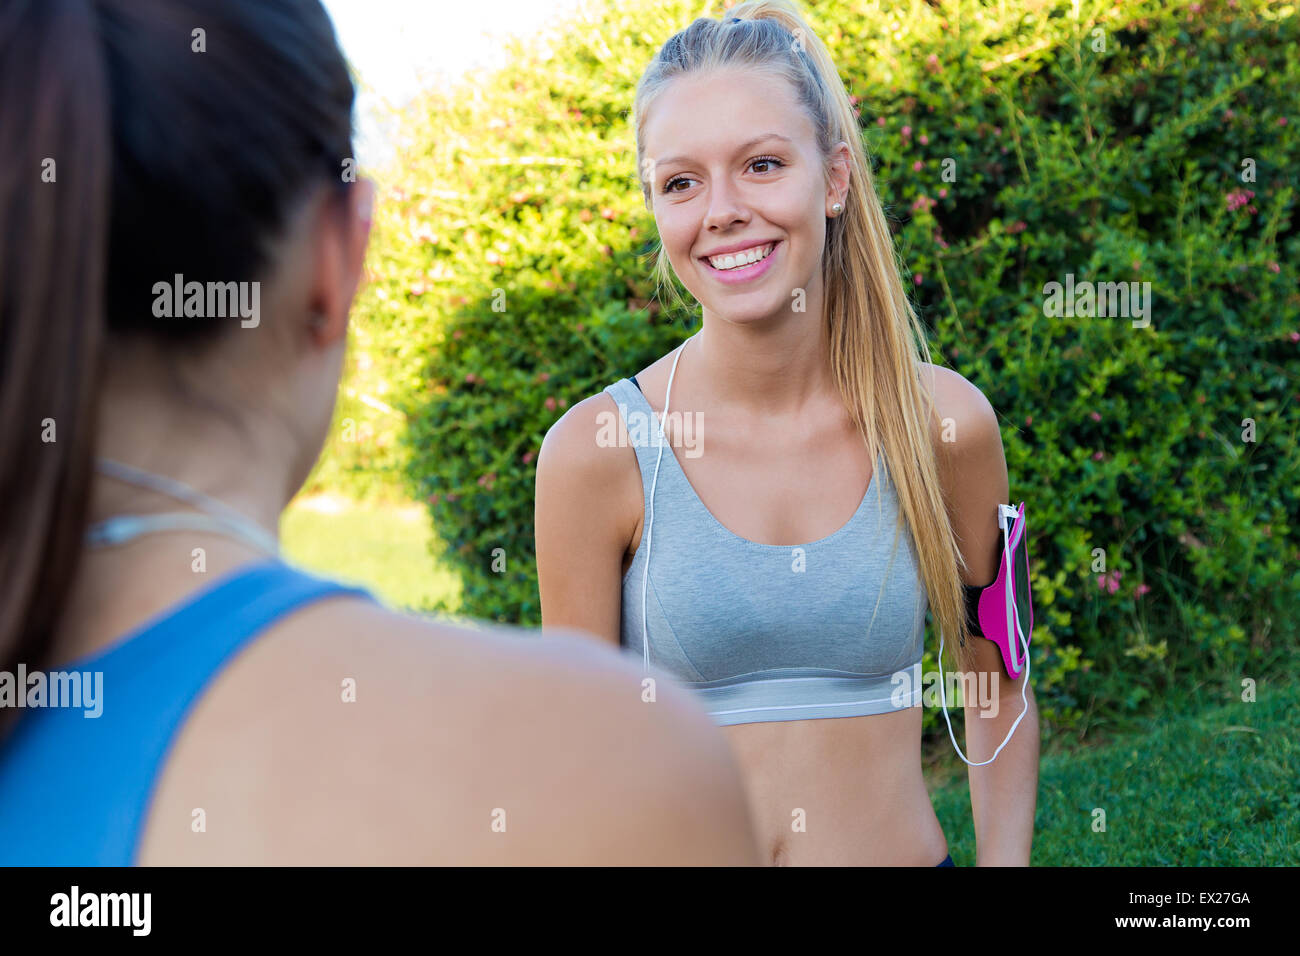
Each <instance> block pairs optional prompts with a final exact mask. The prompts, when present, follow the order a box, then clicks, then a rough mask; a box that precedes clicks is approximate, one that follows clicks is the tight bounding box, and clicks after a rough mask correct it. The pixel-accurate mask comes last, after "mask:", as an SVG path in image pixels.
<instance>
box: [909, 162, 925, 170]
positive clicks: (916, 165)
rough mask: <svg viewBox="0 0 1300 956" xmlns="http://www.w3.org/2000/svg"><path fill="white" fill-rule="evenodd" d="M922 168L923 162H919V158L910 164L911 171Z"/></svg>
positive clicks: (923, 166) (923, 167)
mask: <svg viewBox="0 0 1300 956" xmlns="http://www.w3.org/2000/svg"><path fill="white" fill-rule="evenodd" d="M923 169H925V163H923V162H921V161H920V160H919V159H918V160H917V161H916V162H914V163H913V164H912V172H914V173H919V172H920V171H921V170H923Z"/></svg>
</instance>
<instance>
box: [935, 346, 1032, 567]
mask: <svg viewBox="0 0 1300 956" xmlns="http://www.w3.org/2000/svg"><path fill="white" fill-rule="evenodd" d="M926 372H927V373H933V385H932V390H931V394H932V395H933V398H934V406H935V411H936V413H937V421H935V422H934V423H933V437H934V443H935V447H936V448H937V449H938V452H939V454H938V456H937V457H938V462H939V475H940V480H941V481H942V483H943V490H944V500H945V501H946V502H947V505H948V518H949V520H950V521H951V522H952V526H953V531H954V532H955V533H956V536H957V542H958V545H959V547H960V548H961V553H962V557H963V558H964V559H965V561H966V565H967V572H966V574H964V575H963V581H964V583H966V584H975V585H983V584H987V583H988V582H989V581H992V580H993V578H994V577H996V576H997V558H998V542H999V537H998V535H999V529H998V505H999V504H1003V503H1005V502H1006V501H1007V499H1008V497H1009V496H1010V494H1011V491H1010V487H1009V481H1008V478H1007V461H1006V456H1005V454H1004V453H1003V450H1002V432H1001V429H1000V428H999V427H998V418H997V413H996V412H995V411H994V410H993V406H992V405H991V404H989V400H988V399H987V398H986V397H985V396H984V393H983V392H981V391H980V390H979V388H977V387H976V386H975V385H972V384H971V383H970V382H968V381H967V380H966V379H965V378H963V377H962V376H961V375H960V374H959V373H957V372H955V371H953V370H952V369H949V368H943V367H942V366H935V365H929V366H927V367H926ZM923 379H925V380H927V381H928V380H929V379H928V374H927V375H926V376H923Z"/></svg>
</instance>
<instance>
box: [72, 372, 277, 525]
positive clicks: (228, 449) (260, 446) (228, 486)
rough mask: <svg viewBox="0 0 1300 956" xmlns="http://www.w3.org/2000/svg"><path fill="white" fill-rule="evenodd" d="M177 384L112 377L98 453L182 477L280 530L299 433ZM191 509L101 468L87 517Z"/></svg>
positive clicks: (103, 403) (103, 401) (105, 391)
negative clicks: (177, 386)
mask: <svg viewBox="0 0 1300 956" xmlns="http://www.w3.org/2000/svg"><path fill="white" fill-rule="evenodd" d="M176 384H177V383H176V382H173V383H172V386H173V387H171V388H168V387H166V386H162V387H160V386H159V383H156V382H151V381H149V380H148V379H147V377H146V378H144V379H143V380H142V379H141V378H140V377H131V376H125V375H113V374H109V375H107V376H106V381H105V383H104V387H103V388H102V389H101V392H100V401H99V408H98V415H99V423H98V430H97V436H96V448H95V453H96V455H97V457H100V458H109V459H113V460H115V461H119V462H122V463H123V464H126V465H130V466H132V467H134V468H138V469H142V470H144V471H150V472H153V473H155V474H159V475H165V476H167V477H168V478H172V479H175V480H177V481H180V482H183V483H184V484H187V485H189V486H190V487H192V488H194V489H195V490H197V491H200V492H202V493H203V494H206V495H209V496H211V497H213V498H215V499H217V500H218V501H220V502H221V503H222V504H225V505H227V506H229V507H230V508H233V509H234V510H235V511H238V512H240V513H241V514H242V515H244V516H246V517H247V518H249V519H250V520H252V521H253V522H255V523H256V524H258V525H259V526H261V527H262V528H265V529H266V530H267V531H268V532H270V533H271V534H273V535H276V534H277V533H278V528H279V519H280V512H281V511H283V510H284V507H285V505H286V504H288V502H289V499H290V498H291V497H292V496H293V494H294V493H295V492H296V491H297V487H298V482H296V481H295V480H294V474H295V471H296V469H295V468H294V466H293V452H294V451H295V450H296V448H297V442H296V440H295V438H294V436H293V435H292V434H289V433H288V429H287V428H285V427H284V426H283V423H281V422H280V420H279V419H277V418H276V417H274V416H261V417H257V418H256V419H255V416H251V415H244V414H242V413H241V412H240V410H239V409H238V407H237V406H235V405H234V404H233V403H232V404H230V405H229V406H228V407H226V406H222V405H220V404H215V403H214V404H208V403H206V402H203V401H202V400H201V399H199V398H196V397H193V396H194V395H195V393H193V392H192V391H187V390H184V389H183V388H176V387H174V386H176ZM212 394H216V395H221V394H224V395H231V394H235V393H234V392H232V391H230V390H212ZM192 510H196V509H194V508H193V507H192V506H190V505H188V504H184V503H181V502H178V501H176V500H175V499H173V498H171V497H169V496H167V495H164V494H161V493H159V492H157V491H153V490H150V489H148V488H142V487H139V486H137V485H134V484H129V483H126V482H123V481H120V480H118V479H115V478H111V477H108V476H105V475H102V474H99V473H98V472H96V473H95V475H94V478H93V481H92V484H91V496H90V512H89V515H88V518H89V521H90V522H91V523H93V522H96V521H100V520H103V519H105V518H108V517H111V516H113V515H120V514H144V513H151V512H158V511H192Z"/></svg>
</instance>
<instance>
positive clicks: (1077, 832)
mask: <svg viewBox="0 0 1300 956" xmlns="http://www.w3.org/2000/svg"><path fill="white" fill-rule="evenodd" d="M1297 706H1300V680H1298V679H1295V678H1291V677H1285V678H1269V679H1264V680H1261V681H1260V683H1259V687H1258V700H1257V701H1256V702H1254V703H1230V704H1224V705H1218V706H1214V707H1209V708H1206V709H1204V710H1202V711H1200V712H1198V713H1192V714H1188V713H1185V712H1183V713H1177V712H1172V711H1170V712H1165V713H1163V714H1159V715H1156V716H1154V717H1150V718H1148V719H1147V720H1146V721H1145V723H1146V727H1145V730H1144V731H1143V732H1140V733H1136V734H1132V735H1127V736H1124V737H1118V738H1116V739H1115V740H1114V741H1112V742H1109V743H1107V744H1105V745H1102V746H1097V747H1083V748H1080V749H1078V750H1076V751H1075V752H1073V753H1060V754H1054V755H1049V756H1044V757H1043V758H1042V761H1041V763H1040V765H1039V782H1038V807H1037V812H1036V818H1035V821H1034V845H1033V851H1032V854H1031V863H1032V864H1033V865H1034V866H1123V867H1130V866H1296V865H1297V864H1298V863H1300V794H1298V793H1297V792H1296V789H1295V784H1296V781H1297V780H1300V735H1297V733H1296V729H1295V728H1296V722H1295V709H1296V707H1297ZM954 730H956V726H955V724H954ZM945 739H946V738H945ZM958 740H959V741H960V740H961V735H960V732H958ZM952 759H953V761H955V762H957V763H959V764H960V761H958V759H957V757H956V756H955V755H954V756H953V757H952ZM961 766H963V767H964V766H965V765H964V764H962V765H961ZM932 797H933V802H934V808H935V813H936V814H937V815H938V817H939V821H940V823H941V824H942V825H943V828H944V832H945V833H946V834H947V836H948V842H949V847H950V849H951V852H952V858H953V861H954V862H955V863H956V864H957V865H958V866H973V865H974V863H975V833H974V826H973V823H972V820H971V807H970V788H969V784H968V782H967V780H966V778H965V777H964V776H962V777H960V778H957V779H956V780H955V781H954V782H952V783H950V784H947V785H941V786H938V787H936V789H935V791H934V793H933V794H932ZM1098 810H1101V811H1104V813H1105V827H1106V828H1105V831H1104V832H1094V829H1093V827H1094V819H1097V818H1098V817H1099V815H1098V814H1097V813H1096V811H1098Z"/></svg>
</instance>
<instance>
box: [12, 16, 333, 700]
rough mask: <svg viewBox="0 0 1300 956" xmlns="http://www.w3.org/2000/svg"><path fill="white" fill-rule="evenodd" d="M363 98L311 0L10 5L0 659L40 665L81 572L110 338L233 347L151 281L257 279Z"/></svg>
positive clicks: (216, 326)
mask: <svg viewBox="0 0 1300 956" xmlns="http://www.w3.org/2000/svg"><path fill="white" fill-rule="evenodd" d="M196 31H202V32H201V33H197V32H196ZM353 98H354V91H353V85H352V81H351V77H350V76H349V74H348V70H347V65H346V63H345V62H344V59H343V56H342V53H341V52H340V51H339V47H338V44H337V41H336V39H335V36H334V30H333V27H332V25H331V24H330V21H329V18H328V17H327V16H326V14H325V11H324V10H323V9H322V8H321V6H320V3H319V2H318V0H6V2H5V3H3V4H2V5H0V142H3V143H6V144H8V146H7V148H8V149H10V150H13V151H14V152H13V153H12V154H11V156H10V157H9V158H7V159H6V161H5V162H3V163H0V424H2V425H3V430H2V431H0V541H2V542H3V547H2V548H0V670H9V671H12V670H13V669H14V666H15V665H16V664H17V663H18V662H20V661H22V662H26V663H27V665H28V666H29V667H31V668H35V667H39V666H41V665H42V664H43V663H44V657H45V653H46V649H47V648H48V646H49V643H50V641H51V639H52V637H53V635H54V633H55V629H56V627H57V625H58V621H59V617H60V614H61V611H62V606H63V603H64V600H65V598H66V595H67V590H68V588H69V587H70V585H71V582H72V579H73V576H74V574H75V571H76V568H77V563H78V557H79V555H80V553H81V550H82V536H83V534H84V523H85V518H86V506H87V498H88V492H89V487H90V475H91V462H92V458H93V454H94V447H93V446H94V435H95V424H96V423H95V415H94V411H95V396H96V389H97V384H98V381H99V374H98V370H99V368H100V365H101V362H102V361H103V356H104V348H103V346H104V344H105V342H106V341H107V340H109V339H111V338H112V337H114V336H124V335H132V336H134V335H145V336H149V337H152V338H156V339H159V340H161V341H165V342H166V343H167V344H168V346H169V347H174V348H182V347H188V346H190V345H193V344H196V343H200V342H204V343H210V342H212V341H215V340H216V339H218V338H219V337H220V335H221V334H222V333H223V331H224V330H225V329H226V328H229V323H226V322H223V320H213V319H199V320H187V321H185V322H176V321H174V320H167V319H158V318H155V317H154V314H153V309H152V303H153V299H154V295H153V291H152V290H153V286H154V284H155V283H157V282H160V281H171V279H172V277H173V276H174V275H175V274H177V273H180V274H183V275H184V276H185V278H186V280H187V281H189V280H191V279H193V280H197V281H200V282H203V281H210V280H216V281H223V282H224V281H255V280H258V279H260V278H262V276H263V274H264V273H266V272H268V271H269V270H270V269H271V268H272V267H273V265H274V263H273V262H272V261H271V252H270V249H271V242H272V240H274V239H275V237H276V236H277V235H278V234H279V233H280V232H281V231H282V229H283V228H284V226H285V224H286V222H287V220H288V217H289V215H290V213H291V211H292V209H293V207H294V205H295V204H296V203H297V202H298V201H299V200H300V199H302V198H304V197H305V196H306V194H307V193H308V192H309V191H311V190H312V189H316V188H320V186H321V184H322V183H324V182H331V181H332V182H334V183H336V184H339V185H340V188H346V187H344V186H343V185H342V183H343V176H342V175H341V174H342V171H343V164H344V161H345V160H349V159H350V158H351V156H352V104H353ZM50 439H53V440H50ZM0 716H2V715H0Z"/></svg>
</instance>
